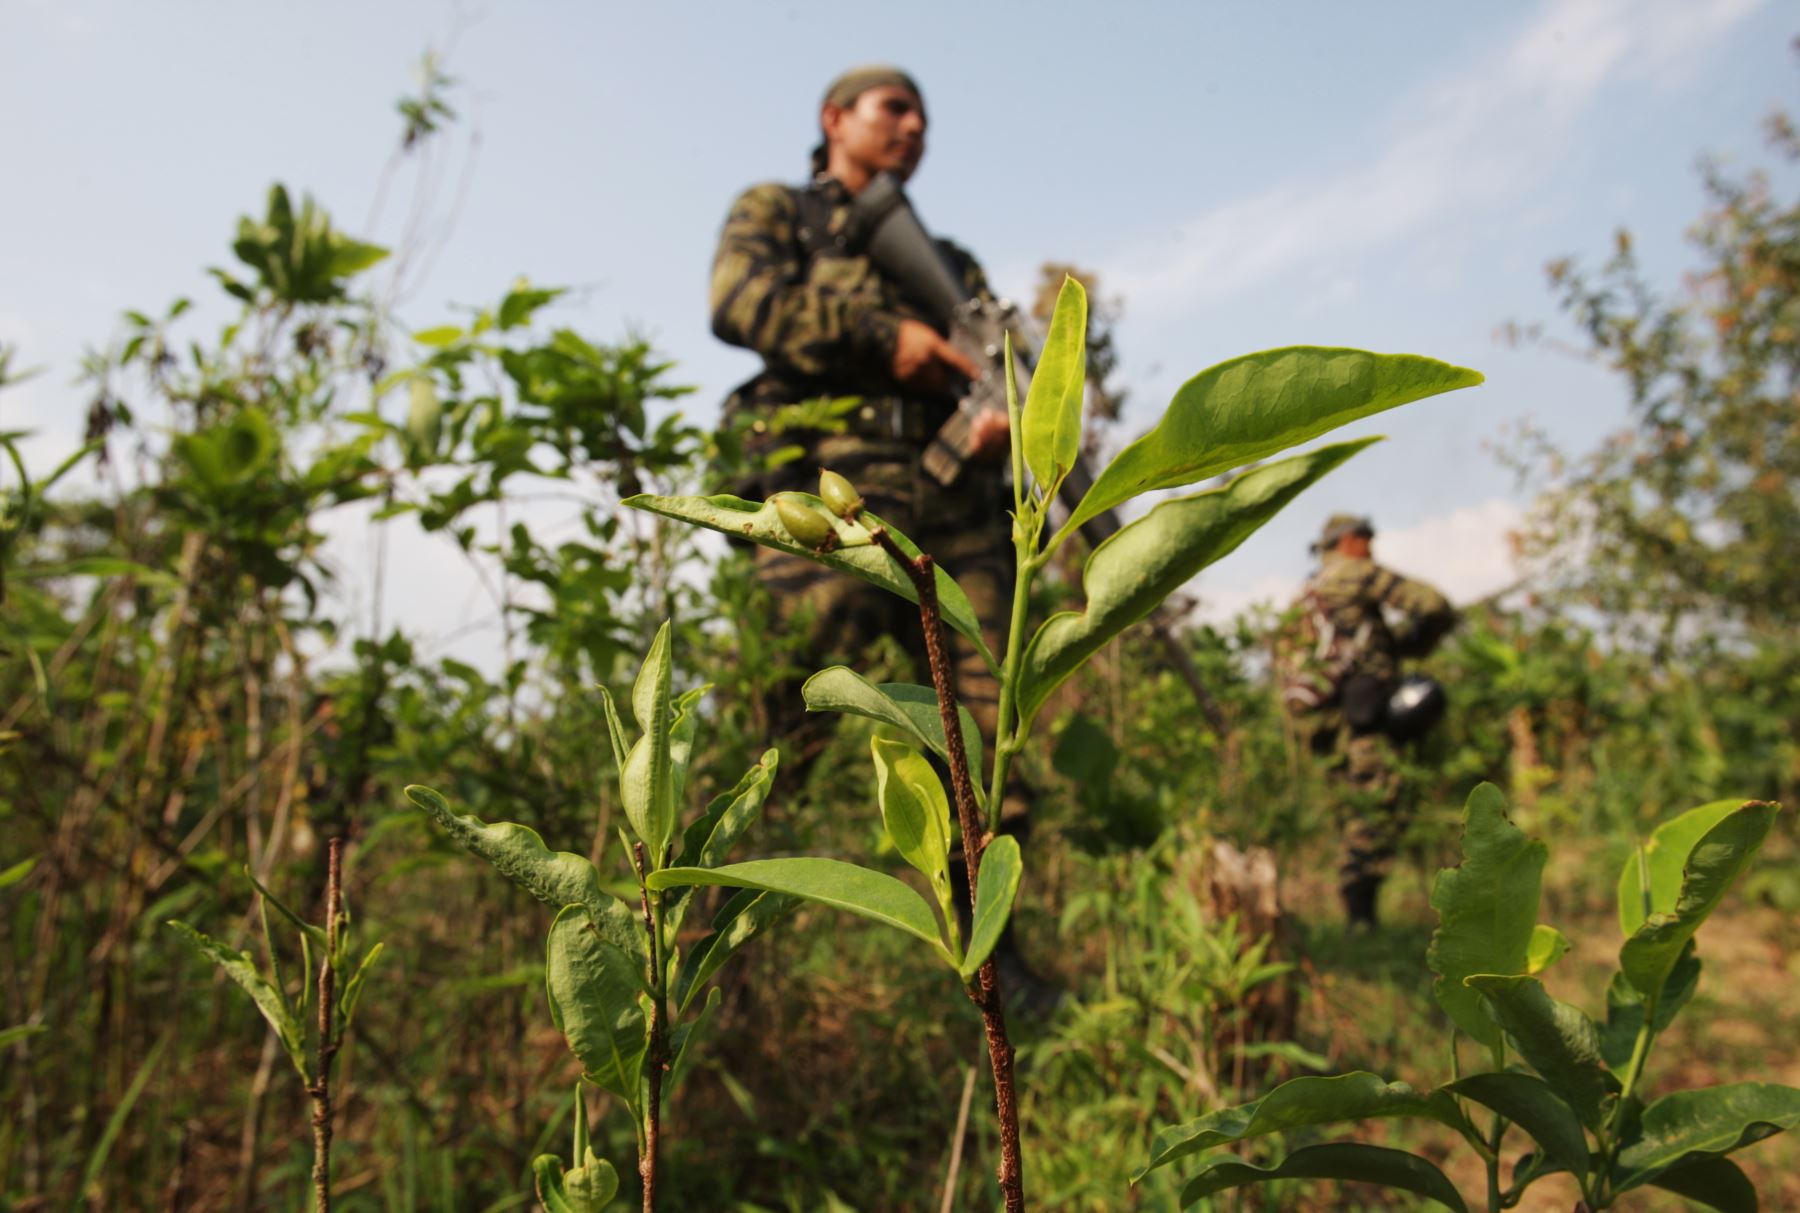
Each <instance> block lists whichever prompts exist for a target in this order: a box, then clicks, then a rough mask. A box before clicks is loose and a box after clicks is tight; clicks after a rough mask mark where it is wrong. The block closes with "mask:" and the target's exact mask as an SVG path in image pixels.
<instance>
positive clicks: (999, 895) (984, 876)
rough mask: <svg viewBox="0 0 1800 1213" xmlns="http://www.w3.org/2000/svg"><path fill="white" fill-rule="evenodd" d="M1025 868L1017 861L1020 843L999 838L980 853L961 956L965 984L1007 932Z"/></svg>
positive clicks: (1003, 836)
mask: <svg viewBox="0 0 1800 1213" xmlns="http://www.w3.org/2000/svg"><path fill="white" fill-rule="evenodd" d="M1023 874H1024V865H1023V863H1022V862H1021V860H1020V858H1019V840H1018V839H1016V838H1014V837H1013V836H1012V835H1010V834H1001V835H999V836H998V837H996V838H995V839H994V840H993V841H992V842H990V843H988V845H987V848H986V849H985V850H983V851H982V852H981V883H980V884H979V885H978V886H977V887H976V889H975V915H974V917H973V919H972V920H971V923H970V926H969V947H968V950H967V951H966V952H965V953H964V954H963V962H962V966H961V968H960V970H959V972H960V973H961V975H962V979H963V980H964V981H969V980H972V979H973V978H974V976H975V974H976V973H978V972H980V971H981V966H982V965H983V964H986V963H987V958H988V957H989V956H991V955H992V954H993V951H994V946H995V945H996V944H998V943H999V942H1000V934H1001V932H1002V931H1004V930H1005V929H1006V920H1007V919H1008V918H1009V917H1010V916H1011V915H1012V907H1013V900H1014V899H1015V898H1017V897H1018V895H1019V877H1020V876H1022V875H1023Z"/></svg>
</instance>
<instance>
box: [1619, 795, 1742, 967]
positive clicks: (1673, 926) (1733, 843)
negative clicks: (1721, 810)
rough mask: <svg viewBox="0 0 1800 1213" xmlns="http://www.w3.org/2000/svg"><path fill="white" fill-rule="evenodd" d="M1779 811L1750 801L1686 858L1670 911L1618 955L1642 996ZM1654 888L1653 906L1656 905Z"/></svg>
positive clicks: (1653, 918) (1654, 917)
mask: <svg viewBox="0 0 1800 1213" xmlns="http://www.w3.org/2000/svg"><path fill="white" fill-rule="evenodd" d="M1776 809H1777V806H1775V805H1773V804H1767V803H1764V802H1761V801H1750V802H1748V803H1746V804H1743V805H1741V806H1739V807H1738V808H1736V809H1734V810H1732V811H1731V812H1730V813H1728V814H1726V815H1725V816H1724V817H1722V818H1720V819H1719V821H1718V822H1717V823H1716V824H1714V825H1713V826H1712V827H1711V828H1709V829H1708V830H1707V831H1706V833H1705V834H1703V835H1702V836H1701V837H1700V840H1699V841H1698V842H1696V843H1695V844H1694V847H1693V850H1691V851H1690V852H1688V856H1687V862H1686V864H1685V866H1684V867H1683V869H1682V877H1681V892H1680V894H1679V896H1678V897H1677V898H1676V901H1675V905H1674V908H1673V909H1672V910H1669V911H1667V912H1664V911H1656V912H1654V913H1652V914H1651V915H1650V916H1649V917H1648V918H1646V919H1645V920H1644V922H1643V925H1642V926H1640V927H1638V929H1637V931H1636V932H1635V933H1634V934H1633V935H1632V936H1631V937H1630V938H1629V939H1627V940H1626V941H1625V946H1624V947H1622V948H1620V949H1619V968H1620V970H1621V971H1622V972H1623V973H1624V974H1625V977H1626V979H1627V980H1628V981H1630V982H1631V984H1632V985H1634V986H1636V987H1637V988H1638V990H1639V991H1640V992H1642V993H1643V994H1646V995H1649V996H1651V997H1655V996H1656V995H1657V993H1658V992H1659V991H1660V990H1661V989H1662V988H1663V983H1664V982H1665V981H1667V980H1668V977H1669V974H1670V972H1671V971H1672V970H1673V969H1674V968H1675V963H1676V961H1677V960H1678V959H1679V958H1680V956H1681V952H1682V949H1683V948H1685V947H1687V944H1688V941H1689V940H1690V939H1692V938H1693V937H1694V932H1695V931H1698V930H1699V929H1700V924H1701V923H1703V922H1705V921H1706V919H1707V916H1708V915H1710V914H1711V913H1712V912H1713V910H1714V909H1716V908H1717V907H1718V904H1719V903H1720V902H1721V901H1723V900H1724V899H1725V894H1726V893H1727V892H1729V891H1730V890H1731V886H1732V884H1733V883H1735V882H1736V880H1737V878H1738V876H1739V874H1740V873H1742V872H1743V870H1744V869H1745V868H1747V867H1749V866H1750V860H1751V859H1752V858H1753V857H1754V856H1755V855H1756V852H1757V849H1758V848H1760V847H1761V846H1762V843H1763V839H1764V838H1767V837H1768V835H1769V830H1770V828H1771V827H1773V826H1774V824H1775V813H1776ZM1655 896H1656V894H1655V892H1654V885H1653V892H1652V904H1653V905H1654V904H1655Z"/></svg>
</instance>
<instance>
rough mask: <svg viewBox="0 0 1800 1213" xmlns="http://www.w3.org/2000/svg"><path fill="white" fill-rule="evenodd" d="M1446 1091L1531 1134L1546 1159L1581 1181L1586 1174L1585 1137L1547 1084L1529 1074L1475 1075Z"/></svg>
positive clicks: (1586, 1151) (1586, 1153)
mask: <svg viewBox="0 0 1800 1213" xmlns="http://www.w3.org/2000/svg"><path fill="white" fill-rule="evenodd" d="M1449 1089H1450V1090H1452V1091H1454V1092H1456V1093H1457V1094H1458V1095H1461V1096H1463V1097H1464V1098H1466V1099H1472V1100H1474V1101H1475V1102H1476V1103H1478V1104H1481V1105H1482V1106H1483V1107H1487V1108H1492V1109H1493V1110H1494V1111H1496V1112H1498V1113H1500V1115H1502V1116H1504V1117H1506V1118H1507V1119H1508V1120H1510V1121H1512V1122H1513V1123H1514V1124H1516V1125H1518V1126H1519V1127H1520V1128H1521V1129H1524V1130H1525V1131H1526V1132H1527V1133H1529V1134H1531V1136H1532V1138H1533V1139H1534V1140H1536V1142H1537V1143H1538V1145H1539V1146H1541V1147H1542V1148H1543V1151H1544V1153H1545V1155H1546V1156H1548V1157H1549V1158H1550V1159H1551V1160H1553V1161H1554V1162H1555V1163H1556V1164H1557V1165H1558V1166H1559V1167H1561V1168H1563V1169H1564V1170H1566V1171H1570V1172H1573V1173H1574V1174H1575V1175H1578V1176H1580V1177H1581V1182H1582V1184H1583V1188H1584V1190H1585V1185H1586V1183H1587V1173H1588V1147H1587V1137H1586V1136H1585V1135H1583V1133H1582V1131H1581V1122H1580V1121H1579V1120H1576V1119H1575V1113H1574V1112H1573V1111H1571V1110H1570V1108H1569V1105H1568V1104H1566V1103H1564V1102H1563V1100H1562V1099H1561V1098H1559V1097H1558V1096H1557V1094H1556V1092H1555V1091H1552V1090H1551V1089H1550V1086H1549V1084H1548V1083H1546V1082H1544V1080H1543V1079H1541V1078H1534V1077H1532V1076H1531V1075H1530V1074H1519V1073H1494V1074H1475V1075H1471V1076H1470V1077H1468V1078H1465V1079H1462V1080H1461V1081H1459V1082H1453V1083H1451V1084H1450V1088H1449Z"/></svg>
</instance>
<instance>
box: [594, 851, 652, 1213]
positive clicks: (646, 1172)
mask: <svg viewBox="0 0 1800 1213" xmlns="http://www.w3.org/2000/svg"><path fill="white" fill-rule="evenodd" d="M631 845H632V857H633V858H634V859H635V860H636V861H637V872H638V895H639V898H640V900H641V901H642V903H643V907H644V937H645V940H646V943H647V946H648V951H649V954H650V974H649V976H650V1048H649V1055H648V1056H647V1057H645V1059H644V1064H645V1066H646V1067H647V1068H648V1070H649V1075H648V1080H647V1081H648V1084H649V1087H650V1094H649V1098H648V1099H646V1100H645V1101H644V1152H643V1155H642V1156H641V1157H640V1158H639V1159H638V1176H639V1178H641V1179H642V1180H643V1181H644V1213H653V1210H654V1209H655V1208H656V1146H657V1139H658V1138H659V1137H660V1136H661V1132H662V1079H663V1070H664V1069H665V1067H666V1061H665V1059H664V1057H663V982H662V965H661V963H660V952H661V949H660V948H659V947H658V946H657V943H658V940H659V939H660V938H661V936H662V896H661V895H660V894H658V895H657V896H656V897H655V898H654V899H653V898H652V897H651V896H650V886H649V885H647V884H646V883H644V877H645V875H646V872H647V869H646V867H645V865H644V844H643V843H641V842H635V843H632V844H631ZM577 1161H579V1160H577Z"/></svg>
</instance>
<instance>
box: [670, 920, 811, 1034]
mask: <svg viewBox="0 0 1800 1213" xmlns="http://www.w3.org/2000/svg"><path fill="white" fill-rule="evenodd" d="M799 904H800V899H799V898H797V897H790V896H788V895H787V894H785V893H765V892H763V891H761V890H760V889H742V890H740V891H739V892H738V893H736V894H735V895H734V896H733V897H732V898H731V900H730V901H727V902H726V903H725V904H724V905H723V906H722V907H720V909H719V912H718V913H717V914H715V915H714V916H713V921H712V934H710V935H708V936H707V937H706V938H705V939H702V940H701V941H700V942H699V943H697V944H695V945H694V946H693V947H691V948H689V949H688V950H687V951H686V952H685V953H683V954H682V957H681V968H680V970H679V971H678V972H677V973H676V975H675V985H674V993H675V1009H676V1013H677V1014H683V1015H685V1014H686V1013H687V1009H688V1006H689V1005H690V1004H691V1003H692V1002H693V1001H694V996H695V995H696V994H698V993H699V992H700V991H701V990H702V989H704V988H705V986H706V983H707V981H708V980H709V979H711V977H712V975H713V974H714V973H716V972H718V971H719V967H720V966H721V965H723V964H724V963H725V962H726V961H727V960H730V959H731V958H732V957H733V956H735V955H736V954H737V951H738V949H739V948H741V947H743V946H744V945H745V944H747V943H749V942H750V941H751V940H752V939H755V938H756V937H757V936H758V935H761V934H762V933H763V932H764V931H766V930H768V929H769V928H770V927H772V926H774V925H775V924H776V923H778V922H780V921H781V920H782V919H783V918H785V917H787V914H788V911H790V910H792V909H793V908H794V907H795V906H797V905H799Z"/></svg>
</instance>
